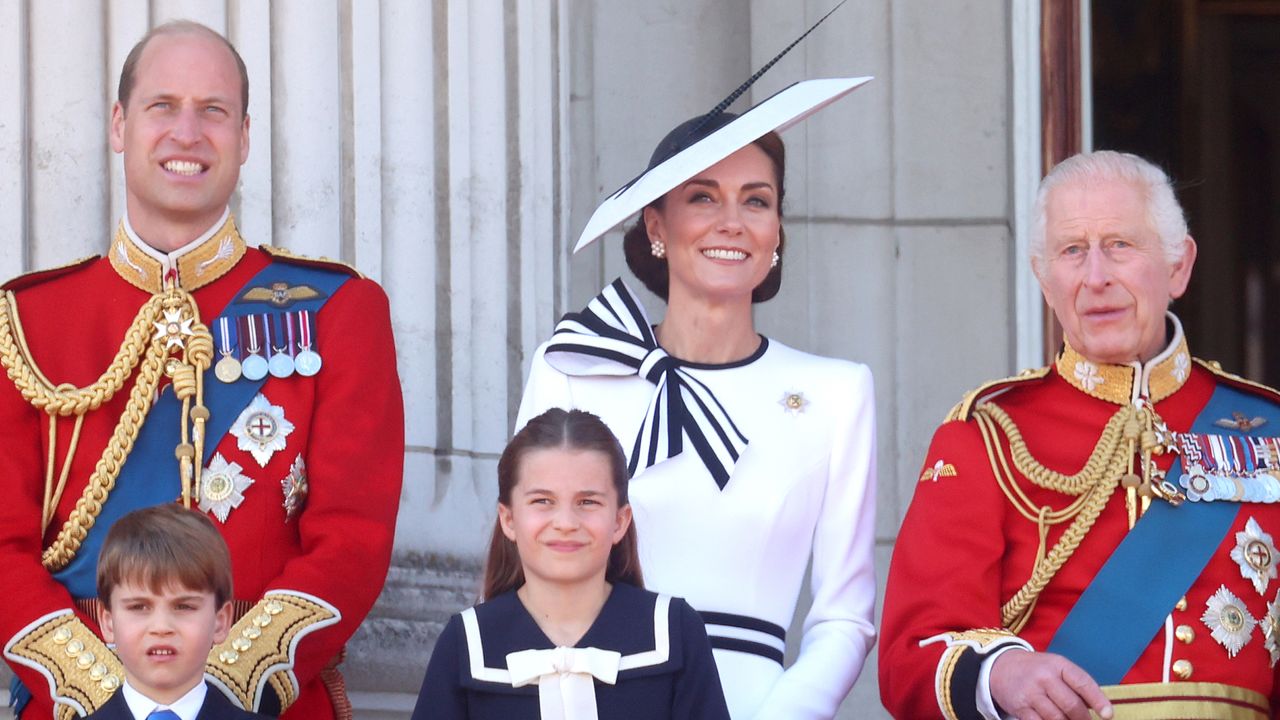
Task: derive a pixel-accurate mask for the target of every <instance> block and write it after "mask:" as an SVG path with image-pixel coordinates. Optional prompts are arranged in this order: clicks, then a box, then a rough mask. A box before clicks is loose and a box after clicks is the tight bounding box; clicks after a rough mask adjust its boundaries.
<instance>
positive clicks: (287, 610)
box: [205, 590, 342, 713]
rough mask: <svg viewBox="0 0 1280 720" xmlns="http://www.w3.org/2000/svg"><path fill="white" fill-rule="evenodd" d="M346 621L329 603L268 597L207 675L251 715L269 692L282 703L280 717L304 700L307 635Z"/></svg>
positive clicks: (239, 626) (298, 596) (214, 654)
mask: <svg viewBox="0 0 1280 720" xmlns="http://www.w3.org/2000/svg"><path fill="white" fill-rule="evenodd" d="M341 617H342V615H341V613H339V612H338V609H337V608H335V607H334V606H332V605H330V604H329V603H327V602H325V601H323V600H321V599H319V598H316V597H312V596H309V595H304V594H302V593H294V592H292V591H285V590H280V591H273V592H270V593H268V594H266V595H264V596H263V598H262V600H261V601H259V602H258V604H257V605H255V606H254V608H253V609H252V610H250V611H249V612H248V613H247V614H246V615H245V616H244V617H243V618H241V619H240V620H239V621H238V622H236V624H235V625H234V626H232V628H231V632H230V633H229V634H228V636H227V639H226V640H224V641H223V642H221V643H219V644H218V645H214V646H213V650H211V651H210V652H209V662H208V664H207V665H206V666H205V672H206V674H207V675H208V676H209V677H210V678H212V679H213V680H214V681H215V682H216V683H217V685H218V686H219V687H221V688H223V689H224V690H225V691H226V693H227V694H228V696H229V697H231V698H232V699H233V700H235V701H236V703H237V704H239V705H240V707H242V708H244V709H246V710H256V709H257V708H258V707H260V703H261V701H262V694H263V692H265V691H266V689H267V688H270V689H271V690H273V691H274V692H275V693H276V696H277V697H278V698H279V699H280V712H281V713H283V712H284V711H285V710H288V709H289V706H290V705H292V704H293V702H294V701H295V700H297V699H298V680H297V678H296V677H295V676H294V674H293V663H294V652H295V650H296V649H297V645H298V641H300V640H301V639H302V638H303V637H304V636H306V635H308V634H310V633H312V632H314V631H316V630H319V629H320V628H323V627H327V626H329V625H332V624H334V623H336V622H338V620H340V619H341Z"/></svg>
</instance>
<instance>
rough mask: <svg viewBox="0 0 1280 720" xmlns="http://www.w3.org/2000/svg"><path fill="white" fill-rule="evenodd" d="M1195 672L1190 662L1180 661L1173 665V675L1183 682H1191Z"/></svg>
mask: <svg viewBox="0 0 1280 720" xmlns="http://www.w3.org/2000/svg"><path fill="white" fill-rule="evenodd" d="M1193 670H1194V668H1192V667H1191V661H1190V660H1178V661H1177V662H1175V663H1174V664H1173V674H1174V675H1177V676H1178V677H1179V678H1181V679H1183V680H1190V679H1191V673H1192V671H1193Z"/></svg>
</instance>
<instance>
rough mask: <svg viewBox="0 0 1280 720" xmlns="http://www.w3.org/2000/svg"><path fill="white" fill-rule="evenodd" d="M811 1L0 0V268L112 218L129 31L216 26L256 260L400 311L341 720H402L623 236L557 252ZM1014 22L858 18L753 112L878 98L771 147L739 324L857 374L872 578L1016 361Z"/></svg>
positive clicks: (907, 12)
mask: <svg viewBox="0 0 1280 720" xmlns="http://www.w3.org/2000/svg"><path fill="white" fill-rule="evenodd" d="M829 4H830V3H829V2H827V0H822V1H820V2H819V1H818V0H804V1H803V2H793V1H792V0H645V1H644V2H633V1H632V0H597V1H594V2H593V1H590V0H470V1H468V0H433V2H430V3H428V2H425V1H423V0H277V2H272V3H268V2H266V0H184V1H180V0H150V2H148V1H147V0H107V1H106V2H102V3H95V2H81V1H80V0H41V2H38V3H37V2H19V1H18V0H4V1H3V2H0V94H3V96H4V97H6V98H8V100H9V101H8V102H6V103H4V104H3V106H0V276H5V277H7V276H10V275H13V274H16V273H18V272H22V271H24V270H27V269H32V268H36V267H46V266H51V265H56V264H60V263H62V262H66V261H68V260H70V259H72V258H75V257H79V256H82V255H85V254H91V253H96V252H101V250H102V248H103V247H104V246H105V242H106V239H107V237H108V232H109V230H110V228H111V226H112V224H113V222H114V219H115V218H117V217H118V216H119V213H120V211H121V207H122V204H121V203H122V195H123V188H122V180H121V175H120V162H119V159H118V158H117V157H116V156H114V155H112V154H111V153H110V151H109V148H108V146H107V143H106V124H107V118H108V114H109V108H110V101H111V99H113V97H114V86H115V81H116V76H117V73H118V70H119V65H120V63H121V61H122V60H123V57H124V54H125V53H126V52H127V51H128V49H129V47H130V46H131V45H132V43H133V42H134V41H135V40H136V39H137V37H139V36H140V35H141V34H142V33H143V32H145V30H146V28H147V27H148V26H149V25H150V24H153V23H158V22H161V21H163V20H166V19H169V18H173V17H189V18H193V19H196V20H200V21H201V22H205V23H207V24H209V25H211V26H212V27H214V28H216V29H218V30H222V31H226V32H227V33H228V34H229V36H230V38H231V39H232V41H233V42H234V43H236V45H237V46H238V47H239V49H240V51H241V53H242V54H243V56H244V58H245V61H246V63H247V65H248V67H249V72H250V76H251V90H252V92H251V101H250V108H249V110H250V114H251V116H252V151H251V153H250V159H249V162H248V164H247V165H246V166H245V168H244V172H243V176H242V183H241V187H240V190H239V192H238V194H237V196H236V198H235V200H234V206H235V209H236V211H237V214H238V216H239V218H240V220H241V225H242V229H243V231H244V233H245V235H246V237H248V238H249V239H250V240H251V241H255V242H271V243H274V244H277V245H284V246H287V247H290V248H292V249H294V250H296V251H298V252H303V253H309V254H316V255H328V256H332V257H339V258H342V259H344V260H347V261H350V262H354V263H355V264H356V265H358V266H359V267H360V268H361V269H362V270H363V271H364V272H366V273H367V274H369V275H371V276H373V277H375V278H376V279H379V280H380V281H381V282H382V283H383V284H384V286H385V287H386V288H387V291H388V292H389V294H390V296H391V300H392V308H393V315H394V318H393V319H394V322H395V327H396V333H397V340H398V346H399V351H400V363H401V365H400V370H401V377H402V380H403V385H404V393H405V399H406V409H407V411H408V423H409V425H408V448H407V451H406V478H405V489H404V493H403V497H402V507H401V515H400V525H399V528H398V532H397V540H396V543H397V544H396V557H395V563H394V566H393V568H392V571H391V576H390V578H389V579H388V585H387V588H386V590H385V591H384V593H383V596H382V599H381V600H380V602H379V603H378V605H377V607H375V609H374V612H373V614H372V615H371V617H370V619H369V620H368V621H367V622H366V624H365V626H364V627H363V628H362V629H361V631H360V633H359V634H358V635H357V638H356V639H355V640H354V641H353V643H352V644H351V647H350V655H349V659H348V662H347V665H346V670H347V674H348V680H349V685H350V687H351V689H352V690H353V692H354V699H355V703H356V707H357V716H358V717H362V718H374V717H387V718H392V717H406V716H407V710H408V708H409V707H411V705H412V701H413V694H414V693H415V692H416V690H417V683H418V682H419V680H420V678H421V674H422V671H423V668H424V667H425V662H426V657H427V655H428V654H429V652H430V643H431V641H432V639H433V638H434V636H435V634H436V633H437V632H438V631H439V629H440V627H441V626H442V624H443V622H444V620H445V619H446V618H447V617H448V615H449V614H450V613H451V612H454V611H455V610H457V609H458V608H460V607H462V606H464V605H466V604H469V603H470V602H471V601H472V600H473V599H474V595H475V589H476V577H477V571H478V567H479V562H480V557H481V553H482V550H483V546H484V543H485V541H486V538H487V533H488V530H489V523H490V522H491V518H492V506H493V501H494V494H495V489H494V482H493V478H494V466H495V464H496V459H497V455H498V453H499V452H500V451H501V448H502V446H503V443H504V442H505V439H506V436H507V434H508V432H509V430H510V425H511V421H512V418H513V414H514V409H515V405H516V403H517V402H518V399H519V393H520V388H521V382H522V378H523V373H524V370H525V369H526V368H527V364H528V359H529V354H530V353H531V352H532V349H533V348H534V347H536V345H537V343H538V342H539V341H540V340H541V339H543V338H545V337H546V336H547V335H548V334H549V333H550V330H551V327H552V325H553V323H554V320H555V318H556V317H557V316H558V315H559V314H560V313H561V312H563V311H565V310H567V309H573V308H576V307H577V306H579V305H580V304H582V303H583V302H585V300H587V299H588V298H589V297H590V296H591V295H593V294H594V293H595V292H596V291H597V290H598V289H599V288H600V287H601V285H602V284H603V283H604V282H607V281H608V280H609V279H611V278H612V277H614V276H615V275H618V274H625V273H626V270H625V267H624V264H623V262H622V255H621V249H620V242H618V240H619V238H618V234H617V233H614V234H613V235H611V236H610V237H609V238H607V239H605V240H604V241H602V242H599V243H597V244H596V245H595V246H593V247H592V248H591V249H590V250H588V251H586V252H584V253H583V254H581V255H580V256H578V257H575V258H573V259H572V260H570V259H569V258H568V257H567V247H568V246H571V245H572V242H573V240H575V239H576V237H577V233H578V231H579V230H580V229H581V227H582V225H583V224H584V223H585V221H586V218H587V217H588V216H589V214H590V212H591V210H592V209H594V206H595V204H596V203H597V201H598V200H599V199H600V198H601V197H603V195H604V194H605V193H607V192H609V191H611V190H613V189H614V188H616V187H617V186H619V185H620V184H622V183H623V182H625V181H627V180H628V179H630V178H631V177H633V176H634V175H635V174H636V173H637V172H638V171H639V170H640V169H641V168H642V167H643V166H644V164H645V162H646V161H647V159H648V155H649V153H650V151H651V150H652V147H653V145H654V143H656V141H657V140H658V138H660V137H661V136H662V135H663V134H664V133H665V132H666V131H667V130H668V129H669V128H670V127H671V126H673V125H674V124H675V123H676V122H679V121H681V120H684V119H686V118H688V117H691V116H693V115H695V114H698V113H701V112H705V111H706V110H707V109H709V108H710V106H711V105H712V104H714V103H715V102H716V101H718V100H719V99H720V98H721V97H723V96H724V95H725V94H727V93H728V92H729V91H730V90H732V89H733V88H734V87H735V86H736V85H737V84H738V83H739V82H741V81H742V80H743V79H744V78H745V77H747V76H748V75H749V74H750V73H751V72H752V70H754V69H755V68H756V67H758V66H759V65H761V64H763V63H764V62H765V61H766V60H768V59H769V58H770V57H772V55H773V54H774V53H775V52H776V51H777V50H778V49H780V48H781V47H783V46H784V45H786V44H787V43H789V42H790V41H791V39H793V38H794V37H795V36H796V35H798V34H799V33H800V32H801V31H802V30H803V29H804V27H806V26H807V25H808V23H810V22H812V21H813V20H814V19H816V18H817V17H818V16H819V14H820V13H823V12H825V11H826V10H827V9H828V7H829ZM1011 5H1012V6H1014V7H1016V6H1017V5H1018V2H1017V0H965V1H962V2H948V3H936V2H931V1H929V0H893V1H891V0H850V1H849V2H848V3H847V5H846V6H845V7H844V8H842V9H841V10H840V11H839V12H837V13H836V14H835V15H833V16H832V17H831V19H830V20H828V22H827V24H826V25H825V26H824V27H822V28H820V29H819V30H818V31H817V32H815V33H814V34H813V35H812V36H811V37H810V39H809V40H808V41H806V42H805V43H804V44H803V45H801V46H800V47H799V48H797V50H796V51H795V52H793V53H792V54H791V55H790V56H789V57H787V58H786V59H784V60H783V61H782V62H780V63H779V64H778V65H777V66H776V67H775V68H774V69H773V70H772V71H771V72H770V73H769V74H768V75H766V76H765V78H764V79H763V80H761V82H760V83H759V85H758V86H757V88H756V89H755V90H754V91H753V92H752V93H750V94H749V95H748V97H747V98H745V99H744V101H743V103H746V102H749V101H750V98H751V97H754V98H756V99H762V98H764V97H766V96H767V95H769V94H771V93H772V92H774V91H776V90H778V89H780V88H781V87H783V86H785V85H786V84H789V83H790V82H793V81H795V80H798V79H802V78H806V77H819V76H834V75H875V76H876V80H875V81H874V82H873V83H872V84H870V85H868V86H867V87H865V88H863V89H860V90H858V91H856V92H855V93H854V94H853V95H852V96H850V97H849V98H847V99H845V100H842V101H841V102H840V103H839V104H837V105H835V106H832V107H831V108H830V109H828V110H826V111H824V112H823V113H821V114H819V115H817V116H815V117H814V118H812V119H811V120H810V121H808V122H807V123H806V124H803V125H801V126H799V127H797V128H795V129H793V130H791V131H789V132H788V133H787V134H786V135H785V136H784V137H785V139H786V141H787V143H788V156H789V172H788V186H789V192H788V201H787V206H786V208H785V211H786V214H787V221H786V227H787V233H788V237H789V243H790V245H789V250H788V256H787V273H786V276H785V278H784V282H783V290H782V292H781V293H780V295H779V296H778V298H776V299H775V300H774V301H772V302H770V303H768V304H766V305H763V306H761V307H760V308H759V311H758V314H757V318H758V323H759V326H760V328H761V330H762V332H764V333H766V334H768V335H771V336H774V337H777V338H778V339H780V340H782V341H784V342H786V343H788V344H792V345H795V346H797V347H800V348H803V349H807V350H810V351H813V352H818V353H823V354H828V355H835V356H840V357H846V358H851V359H855V360H859V361H862V362H865V363H867V364H869V365H870V366H871V368H872V369H873V371H874V373H875V377H876V385H877V391H878V410H879V452H880V507H879V510H880V515H879V521H878V528H879V531H878V548H877V562H878V563H879V570H880V574H881V577H882V582H883V573H884V571H885V570H886V569H887V566H888V560H889V555H890V552H891V550H892V545H893V541H894V538H895V535H896V532H897V527H898V525H899V523H900V520H901V516H902V513H903V512H904V511H905V508H906V505H907V503H908V502H909V500H910V496H911V493H912V490H913V487H914V480H915V477H916V475H917V473H918V465H919V462H920V459H921V458H922V457H923V454H924V450H925V446H926V444H927V442H928V439H929V434H930V432H931V430H932V428H933V426H934V425H935V424H936V423H937V421H938V420H939V419H940V417H941V415H942V414H943V413H944V412H945V410H946V409H947V408H948V407H949V406H950V405H951V404H952V403H954V402H955V401H956V400H957V399H958V398H959V396H960V394H961V392H962V391H963V390H964V389H966V388H967V387H969V386H971V385H973V384H975V383H976V382H978V381H980V380H982V379H985V378H987V377H990V376H995V375H999V374H1002V373H1006V372H1008V371H1010V370H1011V369H1012V367H1013V359H1014V357H1015V349H1014V348H1015V343H1017V342H1025V338H1021V339H1020V338H1018V337H1015V330H1014V328H1015V309H1014V282H1015V267H1016V266H1015V264H1014V262H1015V261H1014V259H1013V254H1014V253H1013V246H1014V241H1013V231H1012V229H1011V228H1013V227H1014V223H1013V217H1012V212H1011V206H1012V201H1011V199H1010V198H1011V196H1012V195H1013V193H1014V190H1013V188H1012V187H1011V182H1012V181H1011V179H1010V178H1011V175H1012V168H1013V166H1014V160H1013V158H1012V150H1011V147H1012V145H1013V141H1012V140H1011V135H1012V133H1011V130H1010V127H1009V125H1010V118H1011V117H1013V114H1014V107H1013V104H1014V103H1013V99H1012V90H1011V88H1012V87H1013V82H1012V80H1011V72H1010V69H1009V63H1010V59H1009V58H1010V39H1009V38H1010V35H1011V33H1010V13H1011V10H1010V7H1011ZM957 38H964V39H966V41H964V42H960V41H957ZM741 107H746V105H745V104H741ZM739 109H741V108H739ZM649 305H650V310H651V311H652V312H653V314H654V316H655V317H659V316H660V315H661V306H660V303H656V302H650V303H649ZM845 705H846V708H845V711H844V712H843V714H842V716H841V717H844V718H852V717H855V716H856V717H859V718H875V717H884V716H885V715H884V712H883V710H881V709H880V708H879V701H878V696H877V692H876V688H875V664H874V659H873V660H872V661H871V662H869V664H868V666H867V668H866V670H865V671H864V674H863V678H862V679H861V681H860V682H859V684H858V686H857V688H856V689H855V691H854V694H853V695H852V696H851V698H850V699H849V701H847V702H846V704H845Z"/></svg>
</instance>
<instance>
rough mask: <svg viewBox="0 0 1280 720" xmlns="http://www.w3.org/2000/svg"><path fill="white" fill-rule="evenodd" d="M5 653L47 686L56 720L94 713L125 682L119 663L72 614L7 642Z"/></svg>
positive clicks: (57, 616)
mask: <svg viewBox="0 0 1280 720" xmlns="http://www.w3.org/2000/svg"><path fill="white" fill-rule="evenodd" d="M4 653H5V657H7V658H8V659H9V660H11V661H12V662H14V663H17V664H19V665H25V666H27V667H30V668H32V669H34V670H36V671H37V672H39V673H40V674H41V675H43V676H44V677H45V678H46V679H47V680H48V681H49V692H50V695H51V696H52V697H53V700H54V702H55V703H56V708H57V710H56V712H57V715H58V717H59V718H63V717H67V718H70V717H75V716H76V715H77V714H79V711H80V710H83V711H84V712H85V713H91V712H94V711H95V710H97V709H98V708H100V707H102V706H103V704H105V703H106V702H107V700H108V699H110V698H111V695H112V694H113V693H115V691H116V689H117V688H119V687H120V682H121V680H122V679H123V678H124V667H123V666H121V664H120V660H119V658H117V657H116V655H115V653H113V652H111V650H110V648H108V647H107V646H106V645H104V644H103V643H102V641H101V640H99V639H98V636H97V635H94V634H93V632H92V631H90V630H89V628H87V627H85V625H84V623H82V622H80V619H79V618H78V617H76V616H75V614H74V613H72V612H71V611H70V610H65V611H62V612H59V613H54V614H53V615H50V616H47V619H45V620H44V622H39V621H37V624H36V625H35V627H32V628H30V629H28V630H26V631H25V632H23V633H22V634H21V635H19V636H18V637H15V638H14V639H13V640H10V641H9V644H8V646H7V647H5V651H4ZM33 690H34V688H33Z"/></svg>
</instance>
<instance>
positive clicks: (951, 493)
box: [880, 421, 1030, 720]
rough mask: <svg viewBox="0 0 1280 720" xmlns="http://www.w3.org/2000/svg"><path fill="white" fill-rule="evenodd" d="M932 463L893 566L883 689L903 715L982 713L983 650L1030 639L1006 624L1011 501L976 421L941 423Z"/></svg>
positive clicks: (973, 715) (886, 700) (927, 464)
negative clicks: (1004, 576)
mask: <svg viewBox="0 0 1280 720" xmlns="http://www.w3.org/2000/svg"><path fill="white" fill-rule="evenodd" d="M924 470H925V472H922V473H921V480H920V481H919V482H917V483H916V490H915V496H914V497H913V498H912V500H911V506H910V508H909V509H908V510H907V516H906V519H905V521H904V522H903V524H902V529H901V530H900V531H899V533H898V542H897V545H896V547H895V548H894V553H893V562H892V564H891V565H890V568H889V586H888V590H887V592H886V594H885V602H884V643H883V644H882V645H881V648H880V697H881V700H882V701H883V702H884V705H885V707H886V708H887V709H888V710H889V712H890V713H892V714H893V716H894V717H903V718H906V717H909V718H921V719H922V720H923V719H925V718H939V717H944V718H978V717H982V713H981V712H980V711H979V710H978V708H977V699H976V698H977V685H978V679H979V675H980V673H981V667H982V661H983V659H985V658H987V657H990V656H991V655H992V654H993V653H995V652H996V651H998V650H1000V649H1002V648H1006V647H1008V646H1010V645H1017V646H1020V647H1025V648H1028V649H1029V648H1030V646H1029V645H1027V644H1026V643H1025V642H1024V641H1022V640H1021V639H1020V638H1017V637H1016V636H1014V635H1012V634H1010V633H1008V632H1007V631H1004V630H1001V629H999V628H1000V627H1001V621H1000V603H1001V600H1000V587H1001V583H1000V577H1001V558H1002V557H1003V555H1004V552H1005V540H1004V532H1003V529H1002V528H1003V526H1004V521H1005V513H1006V508H1007V503H1006V502H1005V501H1004V497H1003V495H1002V494H1001V493H1000V490H999V487H998V486H997V485H996V482H995V479H994V477H993V476H992V474H991V473H992V471H991V465H990V461H989V459H988V458H987V455H986V450H985V445H984V443H983V442H982V438H981V436H980V434H979V432H978V429H977V428H976V427H975V426H974V425H973V423H970V422H963V421H952V422H948V423H946V424H944V425H943V426H942V427H940V428H939V429H938V431H937V432H936V433H935V434H934V436H933V442H932V444H931V445H930V447H929V453H928V455H927V456H926V457H925V463H924Z"/></svg>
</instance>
